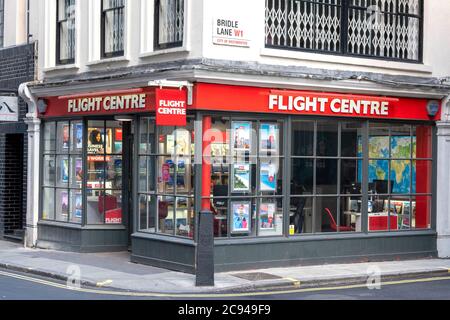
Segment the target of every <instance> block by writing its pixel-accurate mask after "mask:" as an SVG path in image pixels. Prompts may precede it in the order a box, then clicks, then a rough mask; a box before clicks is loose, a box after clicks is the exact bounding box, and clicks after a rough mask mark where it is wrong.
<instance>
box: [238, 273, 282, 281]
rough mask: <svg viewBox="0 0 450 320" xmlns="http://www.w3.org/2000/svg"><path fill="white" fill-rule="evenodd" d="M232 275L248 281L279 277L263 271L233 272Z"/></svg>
mask: <svg viewBox="0 0 450 320" xmlns="http://www.w3.org/2000/svg"><path fill="white" fill-rule="evenodd" d="M233 276H235V277H237V278H241V279H245V280H250V281H259V280H275V279H281V277H279V276H276V275H273V274H270V273H264V272H249V273H235V274H233Z"/></svg>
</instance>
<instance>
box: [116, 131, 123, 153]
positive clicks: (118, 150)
mask: <svg viewBox="0 0 450 320" xmlns="http://www.w3.org/2000/svg"><path fill="white" fill-rule="evenodd" d="M122 133H123V131H122V129H116V131H115V137H114V138H115V139H114V153H122Z"/></svg>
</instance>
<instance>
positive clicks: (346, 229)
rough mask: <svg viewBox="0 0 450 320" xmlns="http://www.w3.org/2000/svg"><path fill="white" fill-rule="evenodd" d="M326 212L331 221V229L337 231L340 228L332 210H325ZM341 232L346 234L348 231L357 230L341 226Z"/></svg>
mask: <svg viewBox="0 0 450 320" xmlns="http://www.w3.org/2000/svg"><path fill="white" fill-rule="evenodd" d="M325 211H326V212H327V214H328V218H329V219H330V227H331V229H332V230H333V231H337V229H338V228H337V224H336V220H334V217H333V215H332V214H331V211H330V209H328V208H325ZM339 231H344V232H346V231H355V229H354V228H352V227H347V226H339Z"/></svg>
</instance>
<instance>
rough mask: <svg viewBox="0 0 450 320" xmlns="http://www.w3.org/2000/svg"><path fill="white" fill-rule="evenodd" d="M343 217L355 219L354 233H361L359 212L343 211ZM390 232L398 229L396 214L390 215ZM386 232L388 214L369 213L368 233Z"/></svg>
mask: <svg viewBox="0 0 450 320" xmlns="http://www.w3.org/2000/svg"><path fill="white" fill-rule="evenodd" d="M344 215H346V216H349V217H355V231H356V232H361V231H362V229H361V220H362V219H361V212H353V211H345V212H344ZM389 220H390V225H391V230H397V229H398V217H397V214H394V213H391V215H390V218H389ZM385 230H386V231H387V230H388V213H387V212H374V213H369V231H385Z"/></svg>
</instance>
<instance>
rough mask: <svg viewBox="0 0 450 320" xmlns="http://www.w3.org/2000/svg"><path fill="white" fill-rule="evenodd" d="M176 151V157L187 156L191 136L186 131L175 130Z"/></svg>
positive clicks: (189, 149)
mask: <svg viewBox="0 0 450 320" xmlns="http://www.w3.org/2000/svg"><path fill="white" fill-rule="evenodd" d="M176 137H177V139H176V149H175V153H176V154H177V155H189V154H190V151H191V148H190V147H191V134H190V132H189V131H188V130H186V129H177V131H176Z"/></svg>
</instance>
